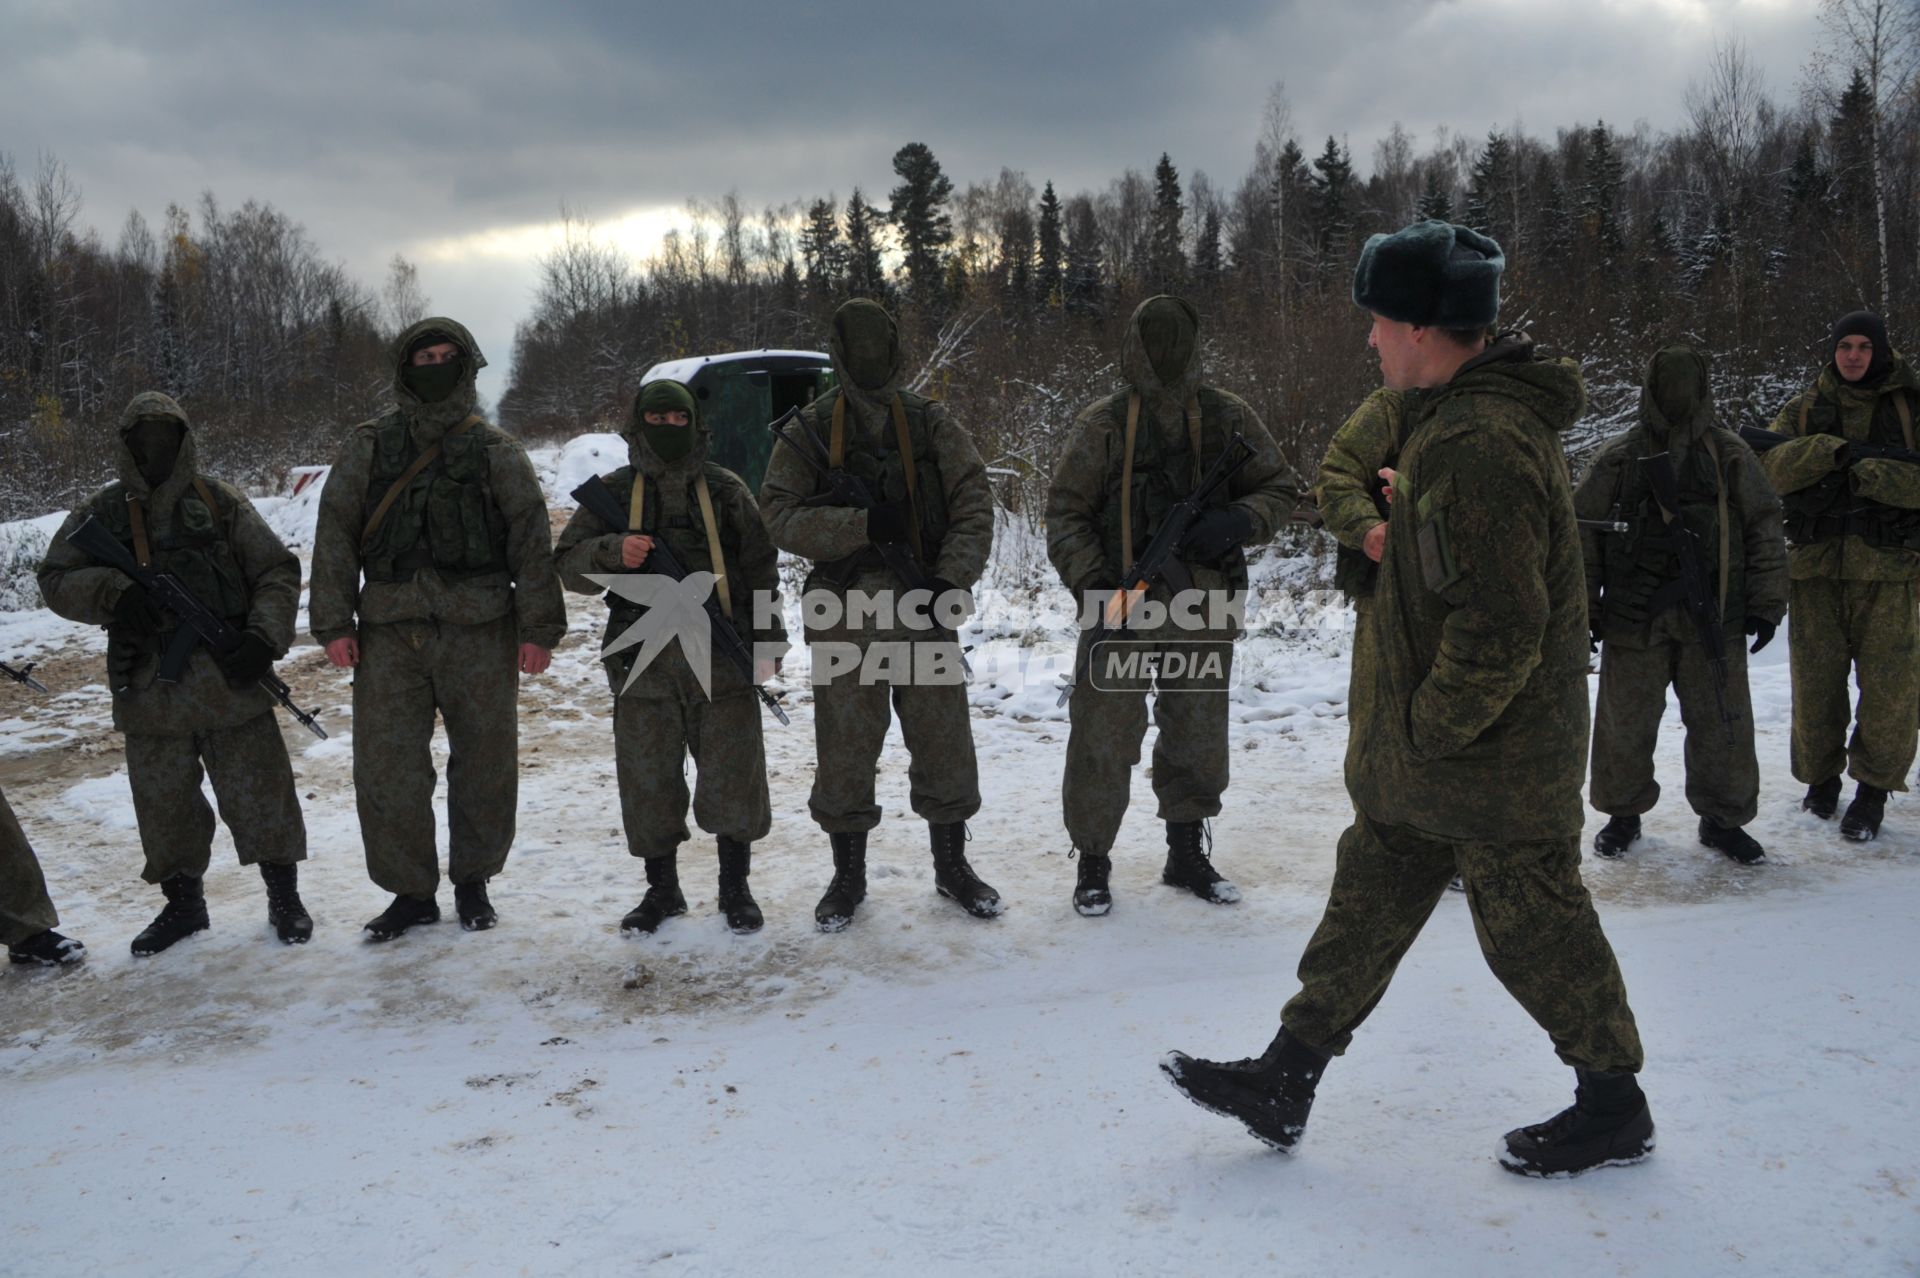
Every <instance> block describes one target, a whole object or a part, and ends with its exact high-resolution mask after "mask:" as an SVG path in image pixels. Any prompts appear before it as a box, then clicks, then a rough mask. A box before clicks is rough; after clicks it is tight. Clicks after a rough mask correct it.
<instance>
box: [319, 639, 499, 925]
mask: <svg viewBox="0 0 1920 1278" xmlns="http://www.w3.org/2000/svg"><path fill="white" fill-rule="evenodd" d="M515 638H516V637H515V619H514V618H513V617H512V616H510V615H507V614H502V615H501V616H498V617H495V618H494V619H493V620H492V621H483V622H480V623H478V624H476V625H456V624H455V623H453V622H451V621H441V622H439V623H438V624H436V623H434V622H432V621H401V622H392V623H388V624H383V625H363V626H362V627H361V630H360V664H359V666H358V667H356V668H355V670H354V675H353V793H354V799H355V802H356V805H357V807H358V810H359V816H360V839H361V842H362V843H363V844H364V845H365V848H366V855H367V875H368V877H369V878H371V879H372V880H373V881H374V882H375V883H377V884H379V885H380V886H381V887H382V888H384V889H386V890H387V891H389V892H394V893H404V894H406V895H409V896H431V895H433V893H434V891H435V890H436V889H437V888H438V886H439V883H440V866H439V857H438V853H437V851H436V848H435V841H434V821H433V786H434V781H435V774H434V769H433V754H432V742H433V723H434V715H435V712H436V711H437V712H438V713H439V717H440V720H441V721H442V722H443V723H445V724H446V729H447V877H448V878H450V879H452V880H453V881H454V882H455V883H456V884H458V883H484V882H485V881H486V880H488V879H490V878H492V877H493V876H494V875H496V874H498V873H500V871H501V869H502V868H504V867H505V865H506V863H507V852H508V850H509V849H510V848H511V847H512V846H513V834H514V819H515V813H516V811H517V806H518V799H519V785H520V749H519V745H520V719H519V713H518V712H519V692H520V674H519V664H518V651H517V644H516V641H515Z"/></svg>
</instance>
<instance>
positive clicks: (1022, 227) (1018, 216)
mask: <svg viewBox="0 0 1920 1278" xmlns="http://www.w3.org/2000/svg"><path fill="white" fill-rule="evenodd" d="M1000 271H1001V279H1000V308H1001V310H1002V311H1003V312H1005V313H1006V314H1009V315H1022V314H1025V313H1026V312H1027V310H1028V309H1029V307H1030V306H1031V305H1032V301H1033V210H1031V209H1028V208H1024V207H1022V208H1011V209H1008V210H1007V211H1006V212H1005V213H1003V214H1001V215H1000Z"/></svg>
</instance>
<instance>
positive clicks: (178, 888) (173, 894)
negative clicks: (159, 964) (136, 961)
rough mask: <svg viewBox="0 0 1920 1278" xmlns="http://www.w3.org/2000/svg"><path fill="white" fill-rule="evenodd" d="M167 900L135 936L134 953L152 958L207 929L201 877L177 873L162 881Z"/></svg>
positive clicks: (204, 892)
mask: <svg viewBox="0 0 1920 1278" xmlns="http://www.w3.org/2000/svg"><path fill="white" fill-rule="evenodd" d="M160 890H161V891H162V892H164V893H166V894H167V903H166V905H164V906H162V907H161V910H160V913H159V914H157V915H155V916H154V920H153V922H151V923H149V924H147V927H146V930H145V931H144V932H142V933H140V935H138V936H136V937H134V938H133V956H134V957H135V958H148V957H150V956H152V955H155V954H158V953H159V952H160V951H161V950H164V949H166V948H167V947H168V946H169V945H172V944H173V943H174V942H175V941H181V940H185V939H186V938H187V937H189V936H192V935H193V934H194V933H195V932H204V931H206V930H207V926H208V924H207V890H206V885H205V884H204V883H202V882H201V881H200V880H199V879H198V878H195V877H193V876H192V875H187V874H176V875H174V876H173V877H172V878H170V879H165V880H163V881H162V882H161V884H160Z"/></svg>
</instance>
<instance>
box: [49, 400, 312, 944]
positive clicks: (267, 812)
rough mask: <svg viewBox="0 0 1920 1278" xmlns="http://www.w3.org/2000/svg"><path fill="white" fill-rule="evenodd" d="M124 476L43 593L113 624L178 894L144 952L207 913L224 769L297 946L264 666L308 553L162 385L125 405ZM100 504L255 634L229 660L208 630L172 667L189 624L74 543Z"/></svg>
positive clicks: (289, 824)
mask: <svg viewBox="0 0 1920 1278" xmlns="http://www.w3.org/2000/svg"><path fill="white" fill-rule="evenodd" d="M119 466H120V478H119V480H118V481H117V482H115V483H112V484H108V485H107V486H106V487H105V488H103V489H101V490H100V491H99V492H97V493H95V494H94V495H93V496H92V497H90V498H88V499H87V500H86V501H85V502H83V503H82V504H81V505H80V506H79V507H78V508H76V509H75V510H74V512H73V513H72V514H71V515H69V516H68V517H67V521H66V523H64V524H62V525H61V526H60V531H59V532H58V533H56V534H54V538H53V540H52V542H50V543H49V544H48V546H47V556H46V559H45V560H44V561H43V562H42V563H41V565H40V574H39V579H40V593H41V595H42V596H43V597H44V598H45V599H46V601H47V607H49V608H51V609H53V610H54V611H55V612H57V613H59V614H60V615H61V616H63V617H66V618H68V619H69V620H72V621H84V622H93V623H97V624H99V625H103V626H105V627H106V628H107V684H108V686H109V687H110V688H111V689H112V690H113V725H114V727H116V728H118V729H119V730H120V731H121V732H123V733H125V734H126V739H127V783H128V785H129V786H130V787H131V788H132V790H133V814H134V817H135V819H136V820H137V821H138V822H139V826H140V846H141V848H142V849H143V850H144V851H145V853H146V858H147V865H146V870H145V872H144V874H143V875H142V877H143V878H145V879H146V881H147V882H149V883H157V884H158V885H159V886H160V891H161V892H162V893H163V894H164V895H165V896H166V898H167V903H166V905H165V907H164V908H162V909H161V911H160V913H159V914H158V915H157V916H156V917H155V918H154V920H153V922H152V923H150V924H148V925H147V927H146V929H145V930H144V931H142V932H141V933H140V935H138V936H136V937H135V938H134V939H133V953H134V955H135V956H136V957H146V956H149V955H153V954H158V953H160V952H161V951H162V950H164V949H166V948H167V947H169V946H171V945H173V944H174V943H175V942H177V941H180V940H182V939H183V938H185V937H188V936H191V935H193V934H194V933H195V932H204V931H206V929H207V926H208V918H207V897H206V887H205V884H204V883H203V881H202V880H203V878H204V876H205V875H206V872H207V866H208V862H209V860H210V858H211V856H212V851H213V809H212V808H210V807H208V806H207V800H206V797H205V795H203V794H202V793H201V790H200V781H201V777H202V776H203V775H204V776H206V777H209V778H211V780H212V781H213V796H214V798H215V799H216V800H217V801H218V802H219V804H220V817H221V819H222V820H224V821H225V822H226V823H227V831H228V833H230V834H232V835H233V847H234V851H236V852H238V853H239V854H240V864H242V865H258V866H259V867H260V877H261V879H262V880H264V881H265V883H266V889H267V921H268V922H269V923H270V924H271V925H272V926H273V929H274V931H275V933H276V934H277V935H278V936H279V938H280V939H281V940H282V941H284V942H286V943H287V944H289V945H297V944H302V943H304V942H306V941H307V940H308V939H309V938H310V937H311V936H312V935H313V920H312V919H311V918H310V917H309V916H308V914H307V910H306V906H305V905H303V904H302V903H301V901H300V892H299V886H298V875H299V870H300V865H299V863H300V862H301V861H304V860H306V857H307V828H306V823H305V822H304V821H303V820H302V819H301V816H300V801H299V798H298V796H297V795H296V794H295V793H294V788H293V765H292V762H291V761H290V760H289V759H288V758H287V743H286V741H285V740H284V739H282V738H281V736H280V724H279V722H278V720H277V719H276V718H275V715H274V709H273V707H274V703H273V699H272V698H271V697H270V696H268V695H267V692H266V690H265V689H264V688H262V687H261V686H260V677H261V676H262V675H264V674H266V673H267V672H268V671H269V670H271V669H272V668H273V663H274V661H275V660H276V659H278V658H279V657H281V656H284V655H285V654H286V651H287V648H288V647H289V646H291V644H292V643H293V620H294V614H295V612H296V610H297V609H298V607H299V603H300V561H299V560H298V559H296V558H295V557H294V554H293V552H292V551H291V550H288V549H287V547H286V545H285V544H284V543H283V542H282V541H281V540H280V538H279V537H277V536H275V535H274V532H273V530H272V529H271V528H269V527H267V523H266V521H265V520H264V519H262V518H260V515H259V512H257V511H255V510H254V508H253V503H251V502H249V501H248V500H247V498H246V495H245V494H244V493H242V492H241V491H240V490H239V489H238V488H235V487H234V486H233V485H231V484H226V483H222V482H221V481H220V480H217V479H211V478H206V477H203V476H202V475H201V474H200V471H199V466H198V464H197V462H196V460H195V456H194V445H193V432H192V430H190V429H189V427H188V422H187V415H186V413H185V412H183V411H182V410H181V408H180V405H179V404H177V403H175V402H174V401H173V400H172V399H171V398H170V397H168V396H166V395H162V394H160V393H159V392H158V391H144V392H142V393H141V394H138V395H135V396H134V397H133V399H132V400H131V401H130V402H129V403H128V404H127V407H126V410H125V411H124V412H123V413H121V415H120V451H119ZM89 516H92V517H93V518H96V519H98V520H99V521H100V523H101V524H103V525H105V527H106V528H107V530H108V531H109V532H110V533H112V534H113V535H114V537H115V538H117V539H118V540H119V541H120V543H121V544H122V545H124V546H126V547H127V548H128V549H129V551H130V552H131V553H132V555H133V558H134V560H135V561H136V562H137V563H139V564H141V565H143V566H147V567H151V568H154V569H160V570H164V571H167V572H170V573H172V574H173V575H174V576H176V577H178V578H180V580H181V581H182V582H183V583H184V584H185V585H186V586H187V588H188V589H189V590H191V591H192V592H193V594H194V597H195V598H197V599H198V600H199V601H200V603H201V604H202V605H204V606H205V607H206V608H208V609H209V610H211V611H212V612H213V613H215V614H216V615H217V616H220V617H222V618H224V619H225V620H226V621H227V622H228V623H229V624H231V625H232V626H233V627H234V629H236V630H239V631H241V632H242V639H241V642H240V646H239V647H238V648H236V649H235V650H234V651H233V652H232V653H231V654H229V655H226V656H222V657H219V658H216V657H215V656H214V654H213V653H212V652H211V651H210V650H209V649H208V648H207V646H206V645H205V644H204V643H196V645H195V646H194V648H193V650H192V652H191V653H190V655H189V656H188V658H187V663H186V665H185V667H184V668H183V669H182V670H181V672H180V678H179V680H178V681H176V682H172V683H169V682H167V681H165V680H162V679H160V678H159V675H160V667H161V656H162V654H163V653H165V652H166V651H167V648H168V646H169V644H170V643H171V642H172V641H173V638H174V635H175V633H176V631H177V629H178V627H179V626H180V625H181V622H180V621H179V619H178V618H176V617H173V616H172V615H171V614H169V613H167V612H165V611H163V610H162V609H161V608H160V607H159V606H158V605H157V604H155V603H154V602H153V601H152V600H151V599H150V598H148V596H147V592H146V591H145V590H143V589H141V588H140V587H139V586H137V585H135V584H134V582H133V580H132V579H131V578H129V577H128V576H127V574H125V573H123V572H121V571H120V570H119V569H118V568H113V567H109V566H107V565H106V564H102V563H97V562H95V561H94V559H93V558H92V557H91V556H89V555H88V554H87V553H86V552H85V551H83V550H81V549H80V548H79V547H78V546H75V545H74V544H73V543H72V542H70V541H68V540H67V535H68V534H69V533H71V532H73V531H74V530H75V529H76V528H78V527H79V526H80V524H81V523H82V522H83V521H85V520H86V519H87V518H88V517H89Z"/></svg>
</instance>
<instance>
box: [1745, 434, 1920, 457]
mask: <svg viewBox="0 0 1920 1278" xmlns="http://www.w3.org/2000/svg"><path fill="white" fill-rule="evenodd" d="M1740 438H1742V439H1744V440H1746V441H1747V446H1748V447H1749V448H1751V449H1753V451H1754V452H1756V453H1764V452H1767V451H1768V450H1769V449H1774V448H1778V447H1779V446H1780V445H1782V444H1791V443H1792V442H1793V441H1794V440H1796V439H1808V438H1811V436H1807V435H1782V434H1779V433H1778V432H1776V431H1770V430H1767V429H1765V428H1764V427H1760V426H1742V427H1741V428H1740ZM1841 451H1842V452H1843V453H1845V454H1846V459H1847V460H1846V463H1845V464H1846V465H1852V464H1853V463H1854V462H1857V461H1865V460H1867V459H1868V458H1869V457H1884V458H1886V459H1887V460H1888V461H1897V462H1907V463H1909V464H1911V465H1916V466H1920V453H1917V452H1914V451H1913V450H1912V449H1910V448H1901V447H1899V446H1898V445H1895V444H1869V443H1867V442H1866V441H1865V440H1861V439H1849V440H1846V441H1845V444H1844V447H1843V448H1842V449H1841Z"/></svg>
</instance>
